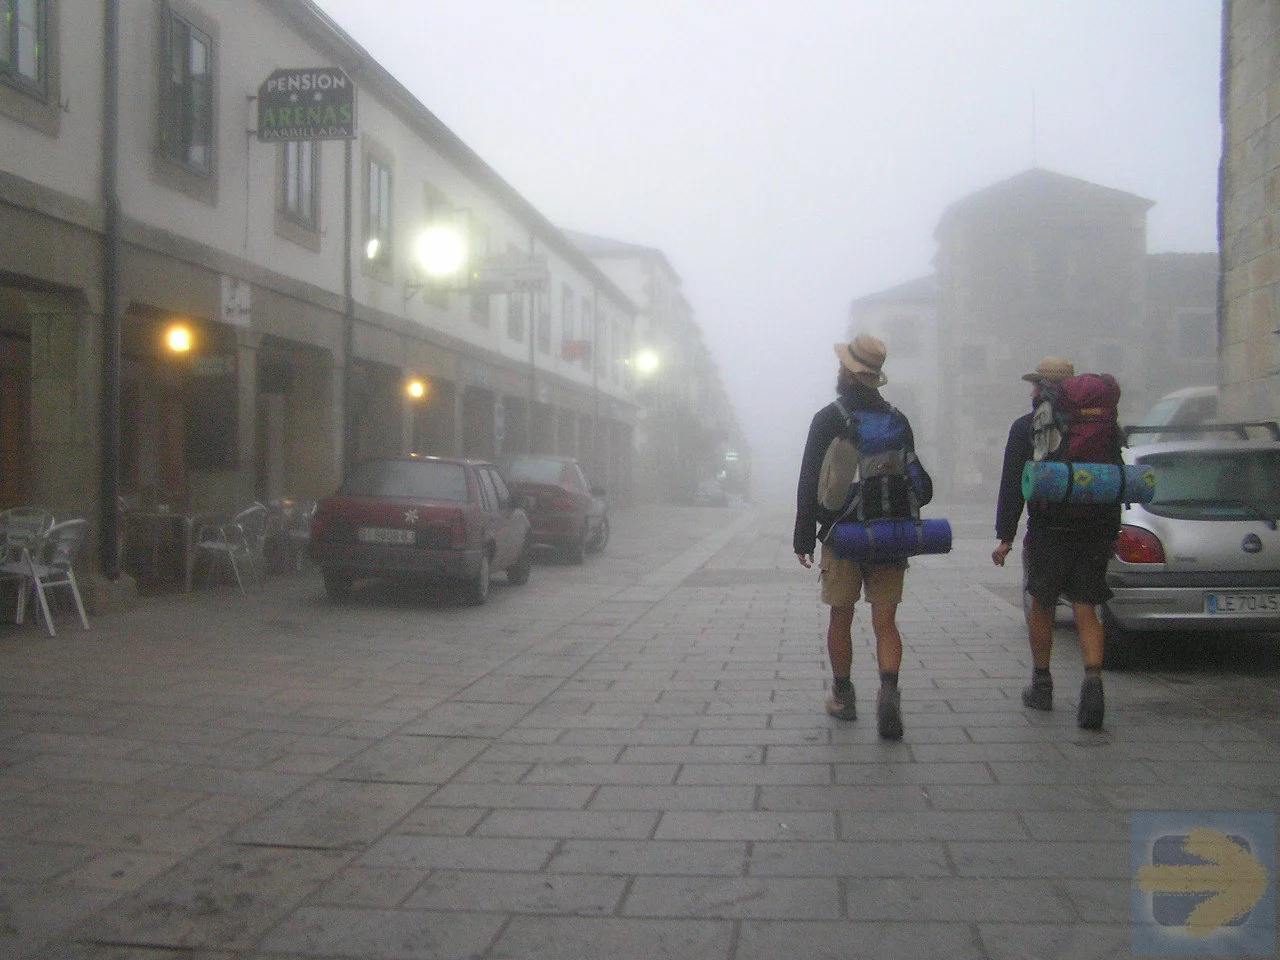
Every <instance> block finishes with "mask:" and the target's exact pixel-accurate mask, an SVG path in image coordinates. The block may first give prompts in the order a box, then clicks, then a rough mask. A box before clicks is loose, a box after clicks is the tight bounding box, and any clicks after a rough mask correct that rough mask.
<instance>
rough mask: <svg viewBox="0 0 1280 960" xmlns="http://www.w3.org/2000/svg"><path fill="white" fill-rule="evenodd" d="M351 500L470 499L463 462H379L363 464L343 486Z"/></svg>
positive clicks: (345, 493) (344, 491)
mask: <svg viewBox="0 0 1280 960" xmlns="http://www.w3.org/2000/svg"><path fill="white" fill-rule="evenodd" d="M342 493H343V494H344V495H345V496H349V497H409V498H413V499H417V500H467V499H468V497H467V472H466V469H465V468H464V467H463V466H462V464H460V463H435V462H432V461H429V460H423V461H412V460H377V461H373V462H370V463H363V464H361V465H360V466H359V467H357V468H356V469H355V471H354V472H353V473H352V474H351V476H350V477H348V478H347V480H346V481H345V482H344V483H343V484H342Z"/></svg>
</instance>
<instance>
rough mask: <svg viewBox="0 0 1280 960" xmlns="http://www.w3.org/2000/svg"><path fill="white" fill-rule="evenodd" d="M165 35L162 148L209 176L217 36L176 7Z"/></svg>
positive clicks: (171, 156)
mask: <svg viewBox="0 0 1280 960" xmlns="http://www.w3.org/2000/svg"><path fill="white" fill-rule="evenodd" d="M0 2H3V0H0ZM164 38H165V39H164V65H163V70H164V74H163V76H162V78H161V84H160V87H161V89H160V102H161V110H162V114H161V124H160V146H161V152H162V153H163V154H164V156H165V157H167V158H168V159H169V160H172V161H173V162H174V163H177V164H179V165H181V166H183V167H185V168H187V169H188V170H190V171H192V172H193V173H197V174H199V175H201V176H205V177H207V176H209V175H210V174H212V173H213V41H212V40H211V39H210V38H209V35H208V34H206V33H204V32H203V31H201V30H198V29H197V28H196V27H194V26H193V25H192V24H190V23H188V22H187V21H186V20H184V19H182V18H181V17H179V16H178V15H177V14H175V13H173V12H169V13H168V14H167V15H166V17H165V21H164Z"/></svg>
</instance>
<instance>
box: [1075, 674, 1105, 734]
mask: <svg viewBox="0 0 1280 960" xmlns="http://www.w3.org/2000/svg"><path fill="white" fill-rule="evenodd" d="M1105 711H1106V703H1105V702H1104V699H1103V696H1102V677H1101V676H1099V675H1098V674H1096V673H1088V674H1085V678H1084V683H1082V684H1080V709H1079V710H1078V711H1077V712H1076V724H1077V725H1078V726H1079V727H1080V728H1081V729H1082V730H1101V729H1102V715H1103V713H1104V712H1105Z"/></svg>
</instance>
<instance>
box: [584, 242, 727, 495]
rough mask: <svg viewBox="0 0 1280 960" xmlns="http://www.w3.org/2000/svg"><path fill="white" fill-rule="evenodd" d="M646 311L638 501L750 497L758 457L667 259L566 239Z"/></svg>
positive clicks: (639, 379)
mask: <svg viewBox="0 0 1280 960" xmlns="http://www.w3.org/2000/svg"><path fill="white" fill-rule="evenodd" d="M565 233H566V235H567V236H569V238H570V239H571V240H573V242H574V243H575V244H577V246H578V248H579V249H580V250H582V252H583V253H584V254H586V255H587V256H588V257H590V258H591V260H592V261H593V262H594V263H595V264H596V265H597V266H598V267H599V268H600V270H601V271H602V272H603V273H604V274H605V275H606V276H608V277H609V279H611V280H612V281H613V282H614V283H616V284H617V285H618V287H619V289H621V290H622V291H623V292H624V293H625V294H626V295H627V296H628V297H629V298H630V299H631V300H632V301H633V302H634V303H635V304H636V305H637V307H638V310H639V313H638V314H637V316H636V325H635V353H634V357H633V366H632V375H633V377H634V382H635V401H636V404H637V406H638V410H637V414H636V417H637V419H636V429H635V459H634V466H635V471H636V479H635V482H636V486H637V496H639V497H640V498H642V499H645V500H648V501H666V502H675V503H688V502H691V501H692V500H693V498H694V495H695V493H696V491H697V489H698V486H699V484H700V483H701V482H703V481H705V480H708V479H714V480H716V481H717V482H720V483H723V484H724V485H725V487H726V489H727V490H728V491H729V492H731V493H737V494H740V495H742V496H747V495H748V494H749V492H750V476H751V474H750V462H751V461H750V451H749V448H748V446H747V444H746V440H745V438H744V437H743V435H742V431H741V429H740V427H739V425H738V421H737V417H736V416H735V414H734V409H733V405H732V403H731V402H730V401H729V398H728V394H727V392H726V391H725V388H724V383H723V380H722V379H721V377H720V372H719V368H718V367H717V366H716V363H715V359H714V357H713V356H712V353H711V350H710V349H709V347H708V346H707V343H706V340H705V338H704V336H703V333H702V328H701V327H700V326H699V325H698V322H697V320H696V319H695V318H694V311H693V308H692V306H691V305H690V304H689V302H688V300H687V299H686V298H685V296H684V292H683V290H682V288H681V280H680V276H679V274H677V273H676V271H675V268H674V267H673V266H672V265H671V262H670V261H669V260H668V259H667V257H666V255H665V254H664V253H663V252H662V251H661V250H658V249H656V248H654V247H645V246H641V245H639V244H634V243H626V242H623V241H620V240H612V239H609V238H607V237H597V236H592V235H590V234H585V233H579V232H576V231H569V230H567V231H565Z"/></svg>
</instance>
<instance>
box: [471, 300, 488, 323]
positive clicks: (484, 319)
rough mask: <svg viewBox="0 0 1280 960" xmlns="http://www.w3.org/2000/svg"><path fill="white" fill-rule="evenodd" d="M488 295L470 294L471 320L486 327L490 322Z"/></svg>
mask: <svg viewBox="0 0 1280 960" xmlns="http://www.w3.org/2000/svg"><path fill="white" fill-rule="evenodd" d="M489 318H490V307H489V295H488V294H487V293H473V294H472V295H471V322H472V323H474V324H475V325H476V326H479V327H487V326H489V323H490V319H489Z"/></svg>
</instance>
